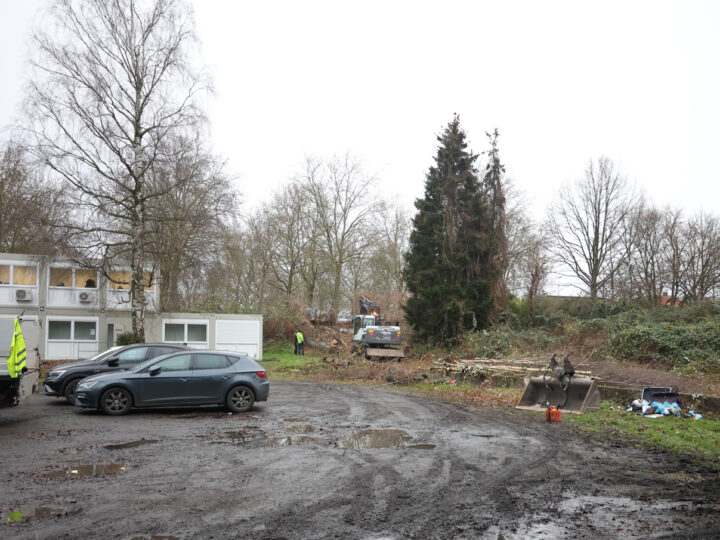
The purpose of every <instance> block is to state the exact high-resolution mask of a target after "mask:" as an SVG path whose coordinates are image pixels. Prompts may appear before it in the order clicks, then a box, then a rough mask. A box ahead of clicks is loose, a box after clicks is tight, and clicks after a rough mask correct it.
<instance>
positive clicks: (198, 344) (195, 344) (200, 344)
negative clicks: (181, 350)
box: [162, 319, 210, 349]
mask: <svg viewBox="0 0 720 540" xmlns="http://www.w3.org/2000/svg"><path fill="white" fill-rule="evenodd" d="M166 324H182V325H184V329H183V337H184V338H185V339H184V340H183V341H167V340H166V339H165V325H166ZM188 324H204V325H205V341H188V339H187V335H188ZM162 342H163V343H182V344H186V345H187V346H188V347H192V348H193V349H208V348H210V319H163V320H162Z"/></svg>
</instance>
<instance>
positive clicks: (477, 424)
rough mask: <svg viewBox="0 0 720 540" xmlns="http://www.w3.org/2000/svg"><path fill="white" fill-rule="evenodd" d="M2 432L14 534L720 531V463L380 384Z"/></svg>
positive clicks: (47, 405)
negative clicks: (233, 407) (234, 407)
mask: <svg viewBox="0 0 720 540" xmlns="http://www.w3.org/2000/svg"><path fill="white" fill-rule="evenodd" d="M0 441H2V444H1V445H0V463H2V478H3V489H2V496H1V497H0V509H1V510H2V516H3V517H2V521H3V523H2V524H1V525H0V537H3V538H75V537H85V538H101V537H102V538H147V539H150V538H156V539H159V538H173V537H174V538H232V537H237V538H243V537H244V538H328V537H330V538H333V537H336V538H483V537H484V538H493V539H495V538H558V537H572V538H576V537H585V538H614V537H619V536H622V537H628V538H632V537H643V538H645V537H659V538H664V537H667V538H671V537H672V538H678V537H683V538H712V537H718V536H719V535H720V482H718V480H719V478H718V471H717V469H714V468H711V467H708V466H705V465H703V464H701V463H696V462H693V461H690V460H687V459H678V458H677V457H675V456H671V455H668V454H660V453H647V452H644V451H642V450H640V449H636V448H628V447H625V446H621V445H613V444H608V443H602V444H599V445H598V444H595V443H594V442H593V441H591V440H587V439H585V438H584V437H582V436H580V435H577V434H575V433H573V432H572V431H571V430H570V429H569V427H568V426H566V425H563V424H560V425H557V424H553V425H550V424H546V423H545V422H544V421H543V418H541V417H540V416H538V415H536V414H531V413H521V412H517V413H515V414H510V413H507V412H498V411H494V410H485V409H477V408H461V407H457V406H455V405H452V404H448V403H444V402H438V401H428V400H427V399H423V398H420V397H413V396H407V395H403V394H400V393H396V392H392V391H384V390H377V389H372V388H360V387H349V386H348V387H345V386H335V385H323V384H309V383H308V384H303V383H279V382H275V383H273V384H272V389H271V395H270V400H269V401H268V402H267V403H261V404H259V405H257V406H256V409H255V410H254V411H253V412H251V413H249V414H245V415H229V414H228V413H227V412H225V411H223V410H220V409H189V410H188V409H183V410H172V411H167V410H153V411H135V412H133V413H132V414H130V415H128V416H124V417H108V416H105V415H102V414H100V413H95V412H84V413H78V412H76V411H75V410H74V409H73V407H70V406H67V405H64V404H63V403H62V402H61V401H59V400H54V399H51V398H46V397H44V396H40V395H37V396H33V397H32V398H31V399H30V401H29V403H25V404H23V405H22V406H21V407H18V408H15V409H4V410H0ZM14 511H20V512H21V513H22V518H20V520H19V521H18V522H15V523H7V517H8V516H9V514H10V512H14Z"/></svg>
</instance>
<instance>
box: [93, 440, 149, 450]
mask: <svg viewBox="0 0 720 540" xmlns="http://www.w3.org/2000/svg"><path fill="white" fill-rule="evenodd" d="M156 442H160V441H158V440H157V439H140V440H139V441H131V442H126V443H121V444H106V445H105V446H103V448H105V449H107V450H122V449H123V448H135V447H137V446H142V445H143V444H155V443H156Z"/></svg>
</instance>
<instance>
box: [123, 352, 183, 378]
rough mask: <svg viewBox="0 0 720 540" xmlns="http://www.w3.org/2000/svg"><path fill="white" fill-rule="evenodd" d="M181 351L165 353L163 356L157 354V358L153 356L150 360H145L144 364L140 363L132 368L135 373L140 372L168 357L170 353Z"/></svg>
mask: <svg viewBox="0 0 720 540" xmlns="http://www.w3.org/2000/svg"><path fill="white" fill-rule="evenodd" d="M178 352H180V351H173V352H171V353H168V354H163V355H162V356H156V357H155V358H151V359H150V360H145V361H144V362H143V363H142V364H138V365H137V366H135V368H134V369H133V370H132V371H133V373H140V372H141V371H142V370H144V369H146V368H147V367H148V366H150V365H152V364H154V363H155V362H157V361H158V360H162V359H163V358H167V357H168V356H170V355H173V354H177V353H178Z"/></svg>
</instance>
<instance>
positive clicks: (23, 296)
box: [15, 289, 33, 302]
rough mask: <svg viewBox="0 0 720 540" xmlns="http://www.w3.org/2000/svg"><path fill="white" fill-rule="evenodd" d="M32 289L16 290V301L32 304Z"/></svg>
mask: <svg viewBox="0 0 720 540" xmlns="http://www.w3.org/2000/svg"><path fill="white" fill-rule="evenodd" d="M32 293H33V292H32V289H15V300H16V301H17V302H32V299H33V294H32Z"/></svg>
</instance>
